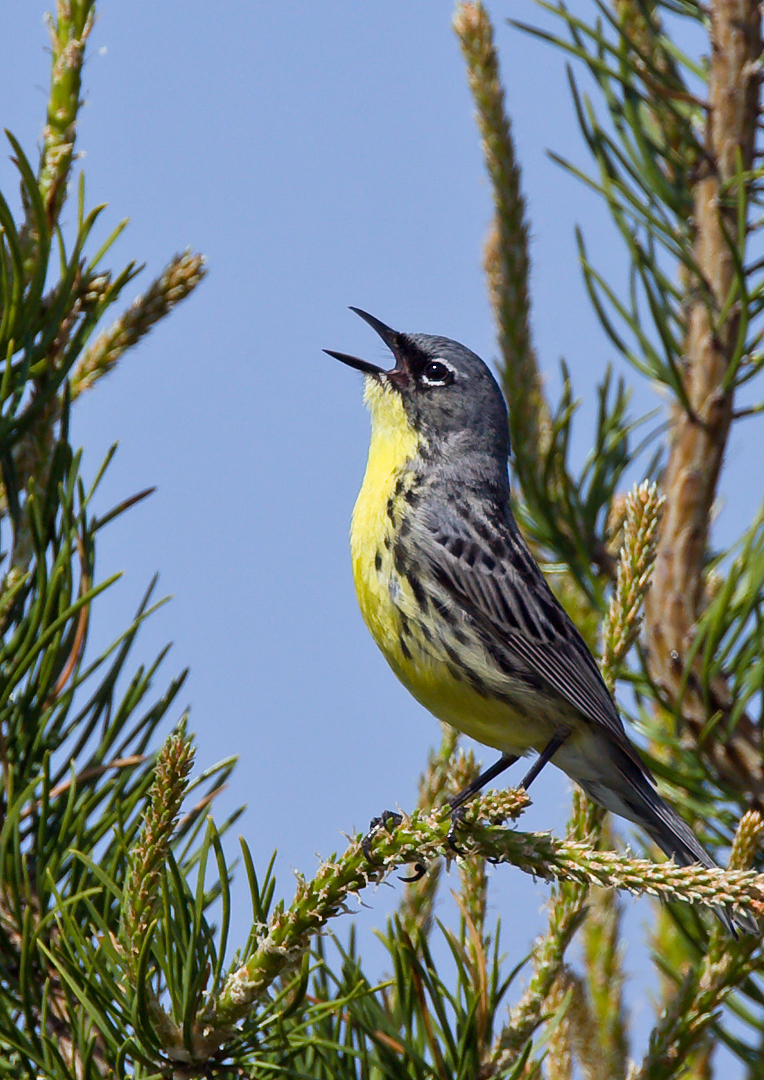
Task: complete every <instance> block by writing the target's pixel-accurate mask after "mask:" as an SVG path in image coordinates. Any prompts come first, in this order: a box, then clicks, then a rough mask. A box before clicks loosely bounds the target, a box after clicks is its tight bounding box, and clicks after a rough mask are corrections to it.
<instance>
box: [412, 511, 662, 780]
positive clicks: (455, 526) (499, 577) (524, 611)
mask: <svg viewBox="0 0 764 1080" xmlns="http://www.w3.org/2000/svg"><path fill="white" fill-rule="evenodd" d="M463 509H464V510H465V512H464V513H461V512H460V510H459V501H458V500H457V501H456V502H455V505H454V501H453V500H452V502H451V505H448V506H446V507H443V506H442V505H440V506H439V507H438V511H437V516H434V515H433V514H428V513H427V511H425V513H424V514H423V524H424V528H423V529H422V533H423V534H424V535H423V537H420V538H419V539H420V556H421V557H423V558H424V560H425V561H426V562H427V563H428V569H429V570H430V573H431V574H433V575H434V576H435V577H436V579H437V580H438V581H439V583H440V585H441V587H442V588H443V589H444V590H445V592H446V593H447V595H448V596H449V598H450V599H451V601H452V603H454V604H456V606H457V607H458V608H460V609H461V610H462V611H463V612H464V614H465V615H466V616H467V617H468V618H469V619H470V620H471V621H472V622H473V624H474V625H475V626H476V627H477V628H478V630H479V632H480V633H481V634H482V636H483V637H484V639H485V641H486V644H487V645H488V646H489V648H490V649H491V650H492V651H496V650H499V651H500V652H501V651H503V652H504V654H505V656H506V658H507V660H508V661H509V662H510V663H511V662H512V661H514V662H515V664H516V663H517V661H518V660H519V661H520V662H521V663H522V664H524V665H525V666H526V667H527V668H529V669H530V670H531V671H532V672H533V673H534V675H536V676H537V677H539V678H541V679H542V680H543V681H544V682H545V683H546V684H547V685H548V686H549V687H550V688H551V689H552V690H553V691H554V692H556V693H557V694H559V695H560V697H562V698H563V699H565V701H567V702H569V703H570V704H571V705H573V706H574V707H575V708H576V709H577V710H578V711H579V712H581V713H582V714H583V715H584V716H585V717H587V719H589V720H590V721H592V722H593V723H594V724H596V725H598V726H599V727H600V728H601V729H602V730H603V731H604V732H606V733H607V735H608V736H609V737H610V738H612V739H613V740H614V741H615V742H616V743H617V744H618V745H619V746H621V747H622V748H623V749H624V750H625V751H626V753H627V754H628V756H629V757H630V758H631V759H632V760H633V761H635V762H638V763H639V765H640V768H641V769H642V770H643V771H646V770H645V767H644V765H643V764H642V763H641V761H640V759H639V758H638V756H637V754H636V751H635V749H634V747H633V746H632V744H631V743H630V741H629V739H628V736H627V735H626V732H625V731H624V727H623V723H622V722H621V718H620V716H619V715H618V710H617V708H616V706H615V703H614V702H613V699H612V698H611V696H610V693H609V691H608V689H607V687H606V686H605V683H604V682H603V680H602V676H601V675H600V672H599V669H598V667H597V664H596V662H595V660H594V657H593V656H592V654H591V653H590V652H589V649H588V648H587V646H586V644H585V642H584V640H583V638H582V637H581V635H580V634H579V632H578V630H576V628H575V626H574V625H573V623H572V622H571V621H570V619H569V618H568V616H567V615H566V613H565V611H564V610H563V608H562V607H561V606H560V604H559V602H558V601H557V599H556V597H555V596H554V593H553V592H552V590H551V589H550V588H549V586H548V585H547V583H546V581H545V580H544V576H543V574H542V573H541V571H540V569H539V568H538V566H537V564H536V562H535V560H534V559H533V556H532V555H531V553H530V551H529V550H528V548H527V546H526V544H525V541H524V540H523V538H522V536H521V535H520V533H519V531H518V529H517V525H516V524H515V522H514V519H513V518H512V516H511V513H510V512H509V511H507V512H506V513H497V514H496V515H494V516H489V515H487V514H481V513H480V512H479V510H477V509H476V506H475V504H474V503H473V504H471V505H469V507H466V506H465V507H463ZM420 520H422V519H420Z"/></svg>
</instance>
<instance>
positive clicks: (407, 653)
mask: <svg viewBox="0 0 764 1080" xmlns="http://www.w3.org/2000/svg"><path fill="white" fill-rule="evenodd" d="M398 644H399V645H400V647H401V652H402V653H403V655H404V656H405V657H406V659H407V660H410V659H411V649H410V648H409V647H408V645H407V644H406V642H405V641H404V640H403V637H401V636H399V637H398Z"/></svg>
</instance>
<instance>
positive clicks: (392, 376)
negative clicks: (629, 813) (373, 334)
mask: <svg viewBox="0 0 764 1080" xmlns="http://www.w3.org/2000/svg"><path fill="white" fill-rule="evenodd" d="M350 310H351V311H354V312H355V313H356V315H360V316H361V318H362V319H363V320H364V321H365V322H367V323H368V324H369V326H371V327H372V329H374V330H376V331H377V333H378V334H379V336H380V337H381V338H382V340H383V341H384V343H385V345H387V347H388V348H389V349H390V351H391V352H392V354H393V356H394V357H395V367H394V368H392V369H391V370H390V371H385V370H384V369H383V368H381V367H378V366H377V365H376V364H372V363H370V361H368V360H361V358H360V357H358V356H349V355H348V353H341V352H334V351H333V350H332V349H324V352H325V353H327V355H328V356H333V357H334V359H335V360H340V361H341V362H342V363H343V364H347V365H348V367H352V368H356V370H357V371H362V372H363V373H364V375H372V376H374V377H376V378H379V376H381V375H382V376H384V377H385V381H388V382H390V383H391V384H392V385H393V386H394V387H396V389H398V390H400V389H401V388H402V387H403V386H405V385H406V384H407V383H408V379H409V374H408V370H407V368H406V361H405V350H404V349H402V347H401V346H402V344H403V341H404V337H405V335H404V334H400V333H399V332H398V331H397V330H391V329H390V327H389V326H385V324H384V323H383V322H380V320H379V319H375V318H374V316H373V315H369V313H368V311H361V309H360V308H357V307H351V309H350Z"/></svg>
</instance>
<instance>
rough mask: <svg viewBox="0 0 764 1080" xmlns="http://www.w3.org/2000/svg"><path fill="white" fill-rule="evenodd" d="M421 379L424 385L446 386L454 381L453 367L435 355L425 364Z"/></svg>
mask: <svg viewBox="0 0 764 1080" xmlns="http://www.w3.org/2000/svg"><path fill="white" fill-rule="evenodd" d="M421 381H422V383H423V384H424V385H425V386H447V385H448V383H451V382H453V381H454V369H453V368H452V367H451V365H450V364H447V363H446V361H445V360H443V359H442V358H441V357H439V356H436V357H435V358H434V359H433V360H428V361H427V363H426V364H425V366H424V370H423V372H422V377H421Z"/></svg>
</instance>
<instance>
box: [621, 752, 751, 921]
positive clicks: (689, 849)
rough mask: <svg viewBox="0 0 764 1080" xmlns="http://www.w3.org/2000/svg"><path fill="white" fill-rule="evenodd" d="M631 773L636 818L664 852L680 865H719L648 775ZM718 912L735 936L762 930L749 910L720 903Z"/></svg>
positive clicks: (721, 919) (717, 908) (630, 794)
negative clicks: (737, 909) (636, 796)
mask: <svg viewBox="0 0 764 1080" xmlns="http://www.w3.org/2000/svg"><path fill="white" fill-rule="evenodd" d="M629 772H630V773H631V775H630V776H629V780H630V781H631V783H630V788H631V790H630V792H629V797H628V805H629V809H631V810H632V811H633V813H634V817H633V819H632V820H634V821H636V822H637V824H639V825H641V826H642V828H643V829H644V830H645V831H646V832H647V833H648V834H649V835H650V837H651V838H652V839H653V840H654V841H655V843H656V844H657V845H658V847H659V848H660V849H661V851H663V852H664V853H665V854H666V855H668V857H669V858H670V859H673V860H674V861H675V862H676V863H678V865H679V866H692V865H693V863H700V864H701V866H707V867H708V868H709V869H714V868H716V867H718V863H716V862H715V861H714V860H713V859H712V858H711V856H710V855H709V854H708V852H707V851H706V849H705V848H704V847H703V846H702V845H701V843H700V842H699V840H698V838H697V837H696V836H695V834H694V833H693V831H692V830H691V829H690V827H689V825H688V824H687V822H686V821H683V820H682V818H680V817H679V815H678V814H677V813H676V811H675V810H672V808H671V807H670V806H669V805H668V803H665V802H664V801H663V799H662V798H661V797H660V795H659V794H658V792H657V791H656V790H655V788H654V787H653V786H652V784H651V783H650V780H649V779H648V777H647V776H645V775H642V776H641V777H640V778H639V780H637V779H636V777H635V776H634V775H633V773H634V772H636V770H633V771H632V770H629ZM635 795H639V796H641V799H639V800H638V799H636V798H634V796H635ZM625 801H626V800H625ZM714 913H715V914H716V917H717V918H718V919H719V921H720V922H721V924H722V926H724V928H725V929H726V930H727V932H728V933H729V934H731V935H732V937H735V938H736V937H737V936H738V931H741V932H742V933H744V934H758V933H759V927H758V925H757V923H756V920H755V919H754V917H753V916H752V915H750V914H749V913H748V912H747V911H733V910H732V909H731V908H729V907H724V906H716V907H714Z"/></svg>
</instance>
